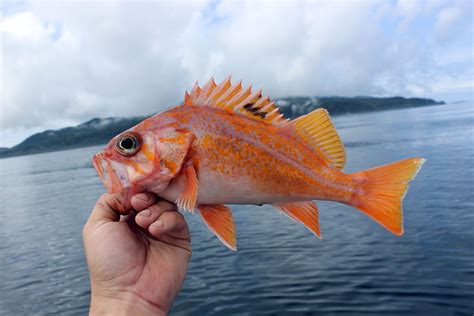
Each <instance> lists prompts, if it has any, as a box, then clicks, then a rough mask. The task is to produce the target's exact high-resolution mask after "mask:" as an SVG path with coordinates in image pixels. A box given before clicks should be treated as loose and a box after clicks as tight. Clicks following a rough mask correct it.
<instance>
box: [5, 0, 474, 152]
mask: <svg viewBox="0 0 474 316" xmlns="http://www.w3.org/2000/svg"><path fill="white" fill-rule="evenodd" d="M473 12H474V1H471V0H430V1H421V0H419V1H417V0H399V1H386V0H383V1H369V0H364V1H355V0H353V1H350V0H346V1H334V0H327V1H325V0H321V1H275V0H274V1H255V0H254V1H235V0H232V1H230V0H222V1H216V0H211V1H168V2H167V1H144V0H142V1H133V2H132V1H107V0H102V1H92V0H89V1H47V0H42V1H12V0H4V1H2V6H1V11H0V31H1V39H0V40H1V58H0V62H1V76H0V80H1V81H0V94H1V100H0V102H1V103H0V109H1V113H0V114H1V116H0V128H1V129H0V133H1V134H0V136H1V137H0V147H10V146H13V145H16V144H18V143H19V142H21V141H22V140H23V139H25V138H26V137H27V136H29V135H31V134H33V133H35V132H39V131H43V130H46V129H57V128H61V127H65V126H71V125H77V124H79V123H81V122H84V121H86V120H89V119H91V118H94V117H109V116H137V115H148V114H154V113H157V112H159V111H161V110H163V109H165V108H167V107H170V106H173V105H176V104H179V103H180V102H181V100H182V99H183V95H184V91H185V90H186V89H188V90H189V89H190V88H191V87H192V85H193V83H194V82H195V81H196V80H198V81H199V83H201V84H204V83H205V82H206V81H207V80H208V79H209V78H210V77H211V76H214V78H215V79H216V81H220V80H222V79H224V78H225V77H226V76H227V75H229V74H232V78H234V80H239V79H243V82H244V84H252V86H253V87H255V88H263V92H264V94H266V95H270V96H271V97H272V98H278V97H284V96H296V95H297V96H309V95H311V96H324V95H341V96H357V95H373V96H393V95H402V96H407V97H412V96H417V97H430V98H435V99H438V100H439V99H441V100H446V101H457V100H472V99H473V91H474V47H473V29H474V26H473Z"/></svg>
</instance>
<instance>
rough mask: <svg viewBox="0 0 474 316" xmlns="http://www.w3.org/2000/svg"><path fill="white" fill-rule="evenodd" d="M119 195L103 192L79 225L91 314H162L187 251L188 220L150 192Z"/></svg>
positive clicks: (186, 259)
mask: <svg viewBox="0 0 474 316" xmlns="http://www.w3.org/2000/svg"><path fill="white" fill-rule="evenodd" d="M124 201H125V199H124V197H123V195H122V194H104V195H103V196H102V197H101V198H100V199H99V201H98V202H97V204H96V206H95V208H94V210H93V211H92V214H91V215H90V217H89V220H88V221H87V223H86V224H85V226H84V229H83V240H84V249H85V254H86V259H87V265H88V267H89V273H90V281H91V306H90V314H91V315H98V314H110V315H125V314H133V315H150V314H153V315H165V314H166V313H167V312H168V311H169V309H170V308H171V305H172V304H173V301H174V299H175V298H176V295H177V294H178V292H179V290H180V289H181V286H182V284H183V281H184V277H185V275H186V271H187V268H188V263H189V260H190V257H191V242H190V236H189V230H188V226H187V224H186V222H185V220H184V217H183V215H182V214H180V213H179V212H177V211H176V206H175V205H173V204H170V203H168V202H166V201H159V202H157V201H158V199H157V197H156V196H155V195H153V194H148V193H141V194H137V195H135V196H133V197H132V198H131V201H130V205H124V203H125V202H124ZM125 215H126V216H125Z"/></svg>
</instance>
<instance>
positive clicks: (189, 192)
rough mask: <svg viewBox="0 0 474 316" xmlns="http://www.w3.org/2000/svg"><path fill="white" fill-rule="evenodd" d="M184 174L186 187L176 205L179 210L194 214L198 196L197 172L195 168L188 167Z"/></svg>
mask: <svg viewBox="0 0 474 316" xmlns="http://www.w3.org/2000/svg"><path fill="white" fill-rule="evenodd" d="M184 174H185V175H186V186H185V188H184V191H183V192H182V193H181V195H180V196H179V197H178V198H177V199H176V205H177V206H178V208H179V209H183V210H186V211H188V212H191V213H194V209H195V208H196V200H197V194H198V179H197V175H196V170H195V169H194V167H192V166H188V167H186V168H185V170H184Z"/></svg>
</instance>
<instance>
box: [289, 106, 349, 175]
mask: <svg viewBox="0 0 474 316" xmlns="http://www.w3.org/2000/svg"><path fill="white" fill-rule="evenodd" d="M290 124H291V126H292V127H293V129H294V130H295V131H296V133H297V134H298V135H299V136H301V137H302V138H303V139H304V140H305V141H306V142H308V143H309V144H311V145H312V146H314V147H317V148H318V149H319V150H320V151H321V152H322V153H323V156H324V158H325V159H326V160H327V162H328V163H329V164H330V165H332V166H333V167H335V168H336V169H343V168H344V166H345V164H346V151H345V150H344V145H343V143H342V141H341V139H340V138H339V135H338V134H337V131H336V128H335V127H334V125H333V124H332V122H331V118H330V117H329V114H328V111H327V110H326V109H317V110H314V111H313V112H311V113H308V114H306V115H303V116H300V117H298V118H296V119H295V120H293V121H291V122H290Z"/></svg>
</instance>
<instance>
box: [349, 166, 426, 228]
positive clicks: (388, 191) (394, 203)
mask: <svg viewBox="0 0 474 316" xmlns="http://www.w3.org/2000/svg"><path fill="white" fill-rule="evenodd" d="M424 162H425V159H423V158H411V159H405V160H400V161H397V162H394V163H391V164H388V165H384V166H380V167H376V168H373V169H368V170H364V171H361V172H357V173H354V174H353V175H352V176H353V179H354V181H355V182H356V183H359V184H358V185H356V194H355V196H354V198H353V200H352V201H351V202H350V203H349V204H350V205H352V206H354V207H356V208H358V209H359V210H361V211H362V212H364V213H365V214H367V215H368V216H370V217H371V218H372V219H374V220H375V221H377V222H378V223H379V224H381V225H382V226H383V227H385V228H386V229H388V230H389V231H390V232H392V233H393V234H395V235H398V236H400V235H402V234H403V208H402V201H403V198H404V197H405V194H406V192H407V190H408V182H410V181H411V180H413V179H414V178H415V176H416V174H417V173H418V171H419V170H420V168H421V166H422V165H423V163H424Z"/></svg>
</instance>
